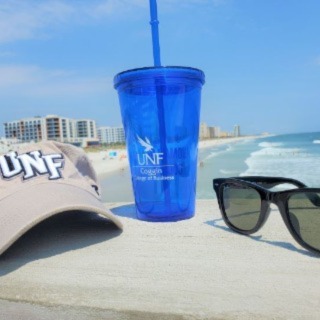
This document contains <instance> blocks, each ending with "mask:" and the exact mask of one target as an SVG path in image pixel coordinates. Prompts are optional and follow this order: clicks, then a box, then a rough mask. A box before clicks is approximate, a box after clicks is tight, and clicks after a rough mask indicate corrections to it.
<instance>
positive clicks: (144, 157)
mask: <svg viewBox="0 0 320 320" xmlns="http://www.w3.org/2000/svg"><path fill="white" fill-rule="evenodd" d="M137 139H138V142H139V143H140V144H141V145H142V146H143V147H144V148H145V149H144V152H145V153H143V154H137V160H138V164H139V165H140V166H149V165H160V164H161V162H162V160H163V153H162V152H153V153H150V151H152V150H153V149H154V148H153V146H152V144H151V142H150V140H149V139H148V138H147V137H146V138H145V139H144V140H143V139H142V138H140V137H139V136H138V135H137ZM147 152H149V153H147Z"/></svg>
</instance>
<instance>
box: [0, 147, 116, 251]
mask: <svg viewBox="0 0 320 320" xmlns="http://www.w3.org/2000/svg"><path fill="white" fill-rule="evenodd" d="M74 210H79V211H85V212H94V213H97V214H99V215H102V216H104V217H106V218H108V219H109V220H111V221H112V222H113V223H114V224H115V225H116V226H118V227H119V228H120V229H122V224H121V222H120V221H119V220H118V218H117V217H115V216H114V215H113V214H112V213H111V212H110V211H109V210H107V209H106V208H105V206H104V205H103V203H102V202H101V196H100V186H99V183H98V179H97V176H96V173H95V171H94V169H93V167H92V165H91V163H90V160H89V159H88V157H87V156H86V154H85V152H84V151H83V150H82V149H80V148H78V147H75V146H73V145H70V144H64V143H59V142H55V141H45V142H40V143H32V144H25V145H24V146H21V147H18V148H16V150H15V151H11V152H9V153H7V154H5V155H1V156H0V255H1V254H2V253H3V252H4V251H5V250H6V249H7V248H8V247H10V245H11V244H13V243H14V242H15V241H16V240H17V239H18V238H19V237H20V236H22V235H23V234H24V233H25V232H26V231H28V230H29V229H31V228H32V227H33V226H35V225H36V224H38V223H39V222H41V221H43V220H45V219H47V218H48V217H51V216H53V215H56V214H59V213H62V212H69V211H74Z"/></svg>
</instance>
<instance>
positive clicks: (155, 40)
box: [149, 0, 161, 67]
mask: <svg viewBox="0 0 320 320" xmlns="http://www.w3.org/2000/svg"><path fill="white" fill-rule="evenodd" d="M149 2H150V17H151V21H150V24H151V32H152V45H153V61H154V66H155V67H160V66H161V61H160V42H159V28H158V25H159V21H158V11H157V0H149Z"/></svg>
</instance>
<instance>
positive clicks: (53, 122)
mask: <svg viewBox="0 0 320 320" xmlns="http://www.w3.org/2000/svg"><path fill="white" fill-rule="evenodd" d="M4 131H5V137H6V138H7V139H17V140H19V141H20V142H30V141H34V142H38V141H42V140H55V141H59V142H66V143H73V144H77V145H81V146H86V145H87V144H90V143H91V142H92V143H97V142H98V137H97V133H96V123H95V121H93V120H89V119H84V120H76V119H68V118H64V117H59V116H57V115H48V116H46V117H34V118H25V119H21V120H18V121H11V122H6V123H4Z"/></svg>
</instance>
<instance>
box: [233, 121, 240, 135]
mask: <svg viewBox="0 0 320 320" xmlns="http://www.w3.org/2000/svg"><path fill="white" fill-rule="evenodd" d="M233 136H234V137H240V126H239V125H238V124H236V125H235V126H234V128H233Z"/></svg>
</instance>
